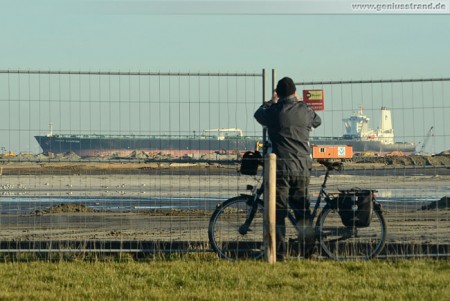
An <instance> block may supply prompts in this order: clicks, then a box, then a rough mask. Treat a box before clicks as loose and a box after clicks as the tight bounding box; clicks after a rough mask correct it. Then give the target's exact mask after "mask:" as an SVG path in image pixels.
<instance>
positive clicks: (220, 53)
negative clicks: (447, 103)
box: [0, 0, 450, 148]
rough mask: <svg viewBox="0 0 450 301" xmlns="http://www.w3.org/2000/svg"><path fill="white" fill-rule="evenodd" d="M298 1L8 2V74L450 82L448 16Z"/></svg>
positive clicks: (4, 49) (2, 53)
mask: <svg viewBox="0 0 450 301" xmlns="http://www.w3.org/2000/svg"><path fill="white" fill-rule="evenodd" d="M297 1H298V2H299V3H300V4H302V5H299V6H298V7H294V9H291V10H289V9H288V8H286V9H284V6H283V7H280V6H279V5H277V1H274V0H273V1H272V0H267V1H256V0H255V1H251V0H249V1H215V2H216V3H217V5H215V4H214V5H212V6H207V5H206V6H205V3H209V2H208V1H206V2H201V1H200V2H199V1H187V0H184V1H183V0H181V1H179V2H176V1H166V4H165V5H166V6H164V7H163V8H162V9H161V8H159V9H160V10H159V11H158V9H157V8H158V7H157V6H155V2H156V3H158V1H152V0H141V1H124V0H122V1H121V0H117V1H110V0H103V1H102V0H98V1H83V0H78V1H75V0H59V1H52V0H0V38H1V47H0V69H1V70H15V69H18V70H75V71H76V70H83V71H91V70H102V71H148V70H152V71H173V72H185V71H190V72H219V71H222V72H260V71H261V70H262V69H263V68H264V69H267V70H270V69H275V70H276V75H277V77H278V78H281V77H282V76H290V77H292V78H293V79H294V80H295V81H296V82H301V81H336V80H337V81H339V80H371V79H408V78H449V77H450V71H449V68H448V66H449V61H450V39H449V38H448V32H450V15H449V14H448V13H443V14H418V13H417V14H411V13H396V14H387V13H376V14H372V13H367V14H361V13H355V12H348V11H346V12H345V13H342V12H340V10H339V5H338V4H340V1H341V2H342V1H347V0H336V1H317V2H316V4H314V5H312V4H311V1H309V2H310V4H309V5H312V6H308V1H306V2H305V1H302V0H297ZM383 1H384V0H380V1H378V2H383ZM227 2H229V3H227ZM284 2H285V1H284ZM293 2H294V3H295V2H296V1H295V0H294V1H293ZM301 2H305V3H306V4H304V3H301ZM384 2H393V1H384ZM397 2H401V1H397ZM435 2H438V1H435ZM440 2H442V3H444V4H447V5H449V3H448V2H449V1H447V0H443V1H440ZM160 3H161V2H160ZM167 3H169V4H167ZM211 3H214V1H211ZM317 3H319V4H317ZM330 3H331V6H330ZM427 3H428V2H427ZM243 4H245V5H243ZM265 4H268V5H269V6H268V8H266V7H265V6H264V5H265ZM291 4H292V3H291ZM202 5H203V6H202ZM270 5H271V6H270ZM321 5H323V6H321ZM333 5H335V9H334V10H333V9H330V7H332V8H333V7H334V6H333ZM231 6H233V7H235V9H231V12H229V11H227V10H226V9H225V8H230V7H231ZM204 7H206V8H204ZM186 8H189V10H191V11H183V9H184V10H186ZM309 8H311V9H309ZM155 9H156V12H155ZM271 11H275V12H274V13H271ZM446 109H448V107H446ZM424 127H426V128H428V125H425V126H424ZM437 128H439V126H437ZM441 128H443V125H441ZM421 131H422V132H424V130H423V129H421ZM441 136H445V137H446V139H447V140H446V142H445V144H446V145H445V146H443V147H447V146H448V147H449V148H450V145H447V144H449V143H450V139H449V137H447V134H446V133H445V132H443V131H441Z"/></svg>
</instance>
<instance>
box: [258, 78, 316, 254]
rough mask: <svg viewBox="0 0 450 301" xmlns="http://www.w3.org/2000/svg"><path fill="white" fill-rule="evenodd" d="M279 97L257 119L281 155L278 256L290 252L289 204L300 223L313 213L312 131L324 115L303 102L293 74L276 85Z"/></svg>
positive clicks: (277, 237) (262, 108) (277, 215)
mask: <svg viewBox="0 0 450 301" xmlns="http://www.w3.org/2000/svg"><path fill="white" fill-rule="evenodd" d="M276 93H277V95H278V98H279V99H276V98H274V99H273V100H271V101H268V102H266V103H265V104H264V105H262V106H261V107H260V108H259V109H258V110H257V111H256V112H255V115H254V117H255V118H256V120H257V121H258V122H259V123H260V124H262V125H264V126H267V128H268V133H269V138H270V141H271V142H272V152H273V153H275V154H276V155H277V182H276V188H277V200H276V203H277V204H276V208H277V212H276V244H277V258H278V259H279V260H282V259H284V258H285V256H286V255H287V249H286V243H285V236H286V224H285V220H286V217H287V212H288V211H287V208H288V204H289V205H290V207H291V208H292V209H293V210H294V213H295V216H296V218H297V221H298V224H299V225H303V222H304V221H303V220H302V217H303V216H304V214H305V213H306V214H310V210H309V206H310V203H309V198H308V185H309V179H310V176H311V167H312V158H311V150H310V146H309V132H310V131H311V129H312V128H316V127H318V126H319V125H320V124H321V119H320V117H319V116H318V115H317V114H316V113H315V112H314V111H313V110H312V109H311V108H310V107H308V106H307V105H306V104H305V103H304V102H303V101H299V97H298V95H297V93H296V87H295V84H294V82H293V80H292V79H291V78H289V77H284V78H282V79H281V80H280V81H279V82H278V84H277V88H276Z"/></svg>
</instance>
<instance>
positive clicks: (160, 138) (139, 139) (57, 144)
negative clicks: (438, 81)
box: [35, 107, 415, 157]
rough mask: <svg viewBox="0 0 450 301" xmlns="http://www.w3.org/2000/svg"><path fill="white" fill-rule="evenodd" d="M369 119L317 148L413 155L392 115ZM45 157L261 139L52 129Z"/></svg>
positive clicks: (246, 144)
mask: <svg viewBox="0 0 450 301" xmlns="http://www.w3.org/2000/svg"><path fill="white" fill-rule="evenodd" d="M369 120H370V119H369V118H368V117H367V116H366V115H364V112H363V109H362V108H360V109H359V111H358V112H357V113H353V115H352V116H350V117H349V118H346V119H343V122H344V126H345V131H346V133H345V134H344V135H343V136H342V137H311V141H310V143H311V144H314V145H352V147H353V152H354V153H362V152H373V153H389V152H393V151H401V152H403V153H412V152H414V150H415V145H414V144H413V143H395V142H394V130H393V128H392V119H391V112H390V110H388V109H387V108H385V107H382V108H381V125H380V127H379V128H378V129H377V130H372V129H370V127H369ZM35 138H36V140H37V142H38V143H39V145H40V147H41V148H42V151H43V153H44V154H48V153H55V154H57V153H68V152H73V153H76V154H77V155H79V156H81V157H95V156H116V157H124V156H129V155H130V154H131V153H132V152H134V151H142V152H145V153H148V154H149V155H152V154H154V155H156V154H170V155H173V156H186V155H192V154H198V155H201V154H209V153H222V154H240V153H243V152H245V151H248V150H254V149H255V147H256V144H257V143H258V142H261V141H262V137H254V136H244V135H243V132H242V130H240V129H238V128H228V129H226V128H220V129H210V130H205V131H203V133H202V134H200V135H197V136H196V135H191V136H181V135H180V136H174V135H167V136H165V135H153V136H152V135H61V134H53V132H52V129H51V128H50V131H49V132H48V133H47V135H45V136H35Z"/></svg>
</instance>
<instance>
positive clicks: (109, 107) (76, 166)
mask: <svg viewBox="0 0 450 301" xmlns="http://www.w3.org/2000/svg"><path fill="white" fill-rule="evenodd" d="M265 88H266V87H265V75H264V72H257V73H214V74H213V73H163V72H73V71H39V70H38V71H11V70H9V71H5V70H4V71H0V104H1V107H2V110H1V112H0V146H1V158H0V161H1V162H0V163H1V165H0V174H1V176H0V181H1V188H2V190H1V196H0V226H1V228H0V244H1V245H0V251H1V252H74V253H75V252H105V253H108V252H137V253H156V252H204V251H205V252H209V251H211V247H210V245H209V242H208V224H209V220H210V217H211V214H212V213H213V211H214V209H215V208H216V206H217V204H219V203H221V202H223V201H225V200H227V199H229V198H231V197H234V196H238V195H240V194H241V193H248V192H247V191H246V184H251V185H259V184H260V181H261V179H260V178H259V177H256V178H255V177H252V176H243V175H240V174H239V173H238V168H239V162H240V160H241V156H242V154H243V152H245V151H247V150H254V148H255V145H256V143H257V142H258V141H259V142H261V141H262V130H261V126H260V125H258V124H257V123H256V121H255V120H254V118H253V113H254V111H255V110H256V109H257V108H258V107H259V106H260V104H261V102H262V100H264V99H265V98H266V97H265V94H264V90H265ZM266 90H269V89H268V88H267V89H266ZM297 90H298V91H299V94H300V95H302V93H301V92H302V90H323V94H324V98H325V110H324V111H320V112H318V114H319V115H320V116H321V118H322V125H321V126H320V127H319V128H317V129H315V130H313V131H312V133H311V144H313V145H314V146H313V156H314V158H316V159H317V158H320V157H321V156H325V157H326V158H327V159H330V160H343V159H342V158H341V157H340V156H339V152H336V153H333V152H331V151H329V150H328V148H329V147H342V146H344V147H345V146H347V145H352V153H351V157H350V158H345V160H344V161H345V162H344V164H345V168H344V170H343V171H342V172H341V173H337V172H336V173H333V175H332V177H331V178H330V180H329V182H328V192H337V191H338V190H339V189H341V190H342V189H349V188H352V187H360V188H371V189H376V190H378V195H377V200H378V201H379V202H380V203H381V204H382V208H383V214H384V217H385V219H386V222H387V227H388V236H387V241H386V248H385V250H384V251H383V252H382V253H381V255H380V256H382V257H387V258H389V257H418V256H433V257H436V256H449V255H450V250H449V245H450V211H449V209H448V208H449V203H448V198H447V197H448V196H449V194H450V192H449V190H450V187H449V185H448V183H449V182H450V181H449V180H450V155H449V153H448V150H449V149H450V145H449V144H450V138H449V136H448V131H447V127H448V122H447V121H446V117H447V116H448V115H449V114H450V99H449V96H448V95H449V92H450V80H449V79H421V80H380V81H348V82H302V83H297ZM267 98H268V97H267ZM266 100H267V99H266ZM327 156H328V157H327ZM323 174H324V172H323V168H322V167H321V166H320V165H319V164H317V163H316V162H315V163H314V164H313V173H312V177H311V187H310V190H309V192H310V194H311V199H312V201H314V198H315V196H316V194H317V192H319V189H320V184H321V182H322V180H323ZM288 233H289V234H288V236H291V238H292V237H293V238H294V239H295V236H296V235H297V233H296V231H295V230H293V229H288ZM318 247H319V246H318Z"/></svg>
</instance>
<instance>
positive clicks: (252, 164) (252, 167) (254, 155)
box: [240, 151, 263, 176]
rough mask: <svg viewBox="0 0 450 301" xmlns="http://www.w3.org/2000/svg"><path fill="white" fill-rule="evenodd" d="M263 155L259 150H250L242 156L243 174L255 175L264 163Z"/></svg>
mask: <svg viewBox="0 0 450 301" xmlns="http://www.w3.org/2000/svg"><path fill="white" fill-rule="evenodd" d="M262 163H263V161H262V155H261V153H260V152H258V151H254V152H252V151H248V152H245V153H244V155H243V156H242V162H241V169H240V171H241V174H243V175H249V176H254V175H256V174H257V172H258V166H259V165H262Z"/></svg>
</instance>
